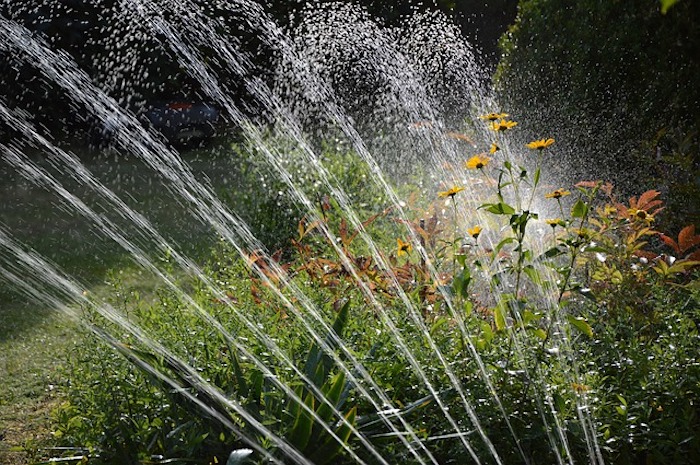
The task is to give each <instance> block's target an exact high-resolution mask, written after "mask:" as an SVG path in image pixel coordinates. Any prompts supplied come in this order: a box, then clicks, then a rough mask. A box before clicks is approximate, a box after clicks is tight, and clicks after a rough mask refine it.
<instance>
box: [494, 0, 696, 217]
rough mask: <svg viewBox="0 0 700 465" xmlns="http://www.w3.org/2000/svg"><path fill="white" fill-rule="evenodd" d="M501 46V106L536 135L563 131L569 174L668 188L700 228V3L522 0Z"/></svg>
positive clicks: (626, 186) (636, 187)
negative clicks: (544, 130) (666, 6)
mask: <svg viewBox="0 0 700 465" xmlns="http://www.w3.org/2000/svg"><path fill="white" fill-rule="evenodd" d="M501 47H502V50H503V57H502V59H501V61H500V63H499V68H498V71H497V74H496V81H497V84H498V88H499V94H500V97H501V101H502V102H504V106H505V107H506V108H507V109H509V110H512V111H517V115H514V116H515V117H516V118H518V119H520V120H522V121H524V122H526V123H527V125H528V126H527V128H528V129H529V130H530V133H531V135H532V136H533V137H543V135H539V133H538V131H540V130H541V129H542V128H547V129H548V130H554V131H556V133H557V135H559V136H560V137H558V140H557V144H558V150H559V153H563V155H562V158H561V160H560V163H561V165H562V168H563V170H562V171H563V173H568V175H569V176H570V178H571V179H573V180H580V179H582V178H588V177H591V176H597V177H603V178H607V179H610V180H614V181H615V182H616V183H617V184H618V187H620V188H622V189H623V190H624V191H625V192H630V193H631V192H637V193H638V192H641V191H643V190H644V189H645V188H652V187H654V188H660V189H662V191H663V193H664V195H665V196H666V197H667V198H668V199H669V201H670V203H671V207H672V210H673V211H675V212H676V213H679V212H683V214H684V216H686V218H685V221H686V222H687V221H688V219H690V221H694V222H695V223H697V222H698V219H699V211H698V205H700V196H699V193H700V178H699V173H700V172H699V170H698V168H699V165H700V159H699V158H698V153H699V151H698V128H699V127H700V126H699V123H700V86H699V85H698V84H699V81H698V78H699V77H700V56H699V55H698V50H700V8H699V5H698V3H697V2H693V1H682V0H681V1H679V2H678V3H676V4H675V5H674V6H673V7H672V8H670V9H669V10H668V12H667V13H666V14H662V13H661V12H660V5H659V2H655V1H649V0H630V1H598V0H583V1H579V2H560V1H556V0H524V1H521V2H520V4H519V8H518V16H517V20H516V22H515V23H514V24H513V25H512V26H511V27H510V29H509V31H508V33H507V34H506V35H504V37H503V38H502V40H501ZM667 216H668V215H667ZM688 217H689V218H688ZM680 223H682V221H680V222H679V224H676V225H675V226H676V227H680V226H682V225H681V224H680Z"/></svg>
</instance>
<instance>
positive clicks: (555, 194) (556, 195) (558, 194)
mask: <svg viewBox="0 0 700 465" xmlns="http://www.w3.org/2000/svg"><path fill="white" fill-rule="evenodd" d="M567 195H571V192H569V191H567V190H564V189H557V190H555V191H553V192H550V193H549V194H544V198H545V199H560V198H562V197H566V196H567Z"/></svg>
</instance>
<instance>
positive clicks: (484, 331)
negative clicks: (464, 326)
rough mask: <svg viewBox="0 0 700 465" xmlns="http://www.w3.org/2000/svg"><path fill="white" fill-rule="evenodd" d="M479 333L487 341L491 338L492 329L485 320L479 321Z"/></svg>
mask: <svg viewBox="0 0 700 465" xmlns="http://www.w3.org/2000/svg"><path fill="white" fill-rule="evenodd" d="M481 335H482V336H483V337H484V341H486V342H487V343H489V342H491V341H492V340H493V330H492V329H491V325H490V324H488V322H486V321H482V322H481Z"/></svg>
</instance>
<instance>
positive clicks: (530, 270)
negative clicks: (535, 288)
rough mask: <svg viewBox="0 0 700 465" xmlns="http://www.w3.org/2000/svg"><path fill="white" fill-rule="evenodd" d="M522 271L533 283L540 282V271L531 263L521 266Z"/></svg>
mask: <svg viewBox="0 0 700 465" xmlns="http://www.w3.org/2000/svg"><path fill="white" fill-rule="evenodd" d="M523 272H524V273H525V274H526V275H527V277H528V278H530V281H532V282H533V284H537V285H539V284H541V283H542V277H541V276H540V272H539V271H538V270H537V269H536V268H534V267H533V266H532V265H527V266H525V268H523Z"/></svg>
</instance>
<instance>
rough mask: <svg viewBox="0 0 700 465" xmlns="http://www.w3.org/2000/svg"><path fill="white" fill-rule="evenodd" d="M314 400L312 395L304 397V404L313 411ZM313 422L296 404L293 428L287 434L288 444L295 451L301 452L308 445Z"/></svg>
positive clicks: (304, 410) (307, 413)
mask: <svg viewBox="0 0 700 465" xmlns="http://www.w3.org/2000/svg"><path fill="white" fill-rule="evenodd" d="M315 401H316V399H315V398H314V396H313V394H312V393H310V392H309V393H308V394H307V395H306V399H305V400H304V404H306V406H307V407H309V408H310V409H311V410H314V403H315ZM313 426H314V420H313V418H311V415H310V414H309V412H307V411H306V409H304V408H302V407H301V406H299V405H298V404H297V414H296V418H295V419H294V426H292V430H291V431H290V432H289V442H290V443H291V444H292V445H293V446H294V447H296V448H297V449H299V450H301V451H303V450H304V449H306V446H307V445H308V444H309V440H310V439H311V432H312V431H313Z"/></svg>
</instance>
